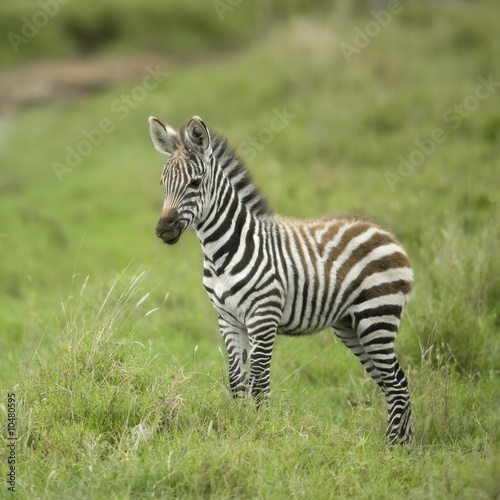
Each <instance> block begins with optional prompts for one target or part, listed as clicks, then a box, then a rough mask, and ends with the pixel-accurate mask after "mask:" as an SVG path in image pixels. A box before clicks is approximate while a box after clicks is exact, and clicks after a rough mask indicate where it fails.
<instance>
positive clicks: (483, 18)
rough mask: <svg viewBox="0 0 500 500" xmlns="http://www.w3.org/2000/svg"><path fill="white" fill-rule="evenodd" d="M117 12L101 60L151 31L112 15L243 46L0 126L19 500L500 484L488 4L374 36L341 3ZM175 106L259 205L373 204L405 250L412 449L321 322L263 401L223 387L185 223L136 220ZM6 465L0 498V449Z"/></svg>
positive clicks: (426, 13)
mask: <svg viewBox="0 0 500 500" xmlns="http://www.w3.org/2000/svg"><path fill="white" fill-rule="evenodd" d="M122 3H123V9H122V10H119V12H118V18H120V19H123V20H127V22H130V23H132V24H134V26H135V27H130V28H129V27H127V28H126V29H125V28H123V29H124V31H123V36H117V38H116V40H115V41H114V42H112V43H111V42H110V44H109V45H103V46H99V47H98V48H96V49H95V50H96V51H97V52H99V53H102V51H105V52H106V51H108V52H116V53H121V52H123V51H128V50H129V49H130V47H131V46H132V45H134V40H136V39H137V38H136V39H134V38H133V36H132V34H133V33H134V32H135V33H143V31H144V30H145V29H147V30H149V29H150V27H151V39H150V40H149V41H147V40H146V39H145V38H144V37H142V38H141V39H142V40H143V41H142V42H141V43H140V44H138V46H137V48H140V49H148V50H160V49H161V48H162V43H161V40H162V38H161V36H162V35H161V33H160V32H159V31H155V30H154V29H153V28H154V26H156V25H155V24H149V22H150V21H149V18H148V17H147V16H146V14H145V16H146V17H144V18H142V20H141V16H139V15H135V14H134V15H132V14H133V13H137V12H139V11H142V10H144V12H146V11H147V12H149V11H148V9H151V12H157V13H158V18H157V19H158V24H160V21H162V20H163V19H164V17H163V16H165V17H168V16H167V13H172V19H176V20H177V21H176V22H175V23H174V21H172V20H170V21H169V22H170V23H173V24H174V25H175V26H177V27H178V26H179V25H180V24H181V20H182V22H183V23H184V24H183V26H185V29H183V30H182V34H183V36H186V37H188V36H191V35H189V33H191V34H193V40H194V39H195V38H196V40H195V41H193V44H192V45H191V47H190V49H191V50H201V49H202V48H210V49H211V50H214V49H217V50H221V48H223V47H228V46H233V45H236V44H237V45H238V46H239V48H238V49H237V51H235V50H231V52H230V53H228V54H226V53H222V57H221V58H220V59H219V60H218V62H217V64H214V63H209V62H207V63H199V64H196V65H191V66H185V67H182V68H181V67H179V68H177V69H175V70H172V71H171V72H170V73H169V75H168V76H165V77H164V79H163V81H162V82H161V83H160V84H159V85H158V86H157V87H156V88H155V89H153V90H148V91H147V95H145V97H144V98H142V99H141V100H140V101H139V100H138V101H135V102H133V104H134V105H133V106H130V107H129V108H128V112H127V113H126V116H125V113H118V112H116V108H114V107H113V103H114V102H115V101H116V99H121V96H123V95H131V93H132V92H133V89H134V88H135V87H136V86H140V85H141V80H139V81H136V82H131V83H124V84H122V85H120V86H118V87H113V88H109V89H107V90H105V91H101V92H99V93H95V94H94V95H92V96H90V97H87V98H85V99H84V100H81V101H78V102H75V103H71V104H65V105H59V106H52V107H49V106H46V107H38V108H31V109H25V110H23V111H22V112H20V113H18V114H17V115H16V116H13V117H10V118H9V119H8V120H7V119H5V120H4V121H3V122H2V123H1V127H2V128H1V135H0V143H1V149H0V162H1V168H2V175H1V176H0V193H1V195H0V214H1V218H0V221H1V222H0V233H1V234H0V255H1V259H0V287H1V288H0V290H1V293H0V304H1V305H0V329H1V331H2V336H1V337H0V349H1V351H2V353H3V355H2V358H1V364H0V380H1V387H2V391H1V392H2V394H1V400H0V408H1V409H2V412H0V413H2V415H5V416H4V417H2V421H1V422H0V426H1V427H0V429H1V434H2V437H5V436H6V435H7V409H6V407H7V394H9V393H15V395H16V411H17V434H18V438H19V439H18V441H17V446H16V460H17V470H16V494H17V495H18V497H19V498H30V499H31V498H76V499H78V498H104V497H106V496H109V497H111V498H120V499H121V498H143V497H152V496H154V497H159V498H200V497H201V498H287V499H288V498H314V497H317V498H335V497H338V496H347V497H355V498H382V497H384V498H401V497H410V498H438V499H439V498H479V499H481V498H484V499H489V498H499V496H500V489H499V485H498V477H499V474H500V432H499V429H500V413H499V411H498V387H499V382H500V369H499V363H498V361H499V359H500V336H499V329H500V319H499V312H500V311H499V310H500V306H499V304H500V281H499V276H500V263H499V260H498V257H497V255H496V254H497V248H498V241H499V240H500V217H499V215H500V214H499V208H498V207H499V205H498V203H499V201H500V200H499V190H498V175H499V165H498V157H499V152H500V122H499V120H498V116H500V90H499V86H498V84H497V83H496V82H499V81H500V74H499V73H498V69H497V68H498V65H497V64H496V63H497V61H498V60H499V57H500V43H499V34H498V29H497V23H496V19H498V14H499V7H498V5H497V3H495V2H487V1H484V2H475V3H474V4H471V3H468V2H463V3H462V2H446V3H442V4H441V3H439V4H435V3H426V2H419V3H416V2H412V3H406V2H405V3H402V4H401V5H402V8H401V9H400V11H398V12H397V13H394V14H391V17H390V20H389V22H388V23H386V26H379V30H377V31H378V33H377V34H376V36H368V35H366V33H367V32H369V31H370V29H367V23H369V22H372V21H373V20H374V17H373V14H372V13H370V9H369V8H366V7H361V5H363V6H364V4H361V2H360V3H359V4H354V6H353V5H352V4H351V3H347V2H337V3H334V4H333V5H332V6H329V5H326V4H325V5H321V6H320V7H316V8H314V9H313V8H308V7H306V6H302V3H301V2H294V3H295V4H296V5H293V6H291V7H285V4H286V3H285V2H281V3H277V4H276V5H282V6H283V7H282V9H283V10H282V11H280V10H279V9H278V8H277V7H276V9H277V10H276V11H275V12H276V17H275V18H272V19H273V22H272V23H271V22H270V21H266V20H265V19H263V18H265V16H264V15H263V14H261V12H265V10H259V9H266V8H270V7H266V5H267V4H266V3H265V2H256V3H255V5H257V6H258V7H250V6H248V4H249V3H248V2H242V4H241V5H240V6H235V7H234V10H232V11H231V12H229V13H228V14H227V16H226V18H225V19H224V20H222V21H221V20H220V19H219V17H218V16H217V12H216V10H215V9H214V7H213V4H211V3H209V4H207V6H204V7H200V10H199V11H198V10H197V9H194V7H192V6H194V3H193V2H183V3H182V5H183V7H181V6H180V5H181V4H180V3H179V5H177V3H173V4H172V5H170V4H168V6H167V4H165V3H162V6H161V7H160V6H156V5H155V3H154V2H153V0H150V1H149V2H140V3H137V2H133V1H132V0H128V1H127V2H122ZM139 4H140V5H139ZM164 4H165V5H164ZM304 4H305V3H304ZM91 5H92V3H91V2H88V3H87V4H85V3H82V2H78V3H74V4H73V3H71V2H68V3H67V4H65V5H62V6H61V12H60V14H58V15H57V16H55V17H54V19H53V21H54V23H55V24H54V26H53V27H52V28H49V27H47V29H45V30H40V33H39V35H37V38H36V39H33V40H31V41H30V43H29V44H28V45H26V47H25V49H26V50H24V49H23V50H24V52H23V53H22V54H21V51H20V53H19V54H18V55H15V54H13V53H9V54H7V55H3V56H2V57H3V59H2V61H3V62H4V63H9V64H10V63H14V62H18V61H21V60H28V59H33V58H36V57H38V55H39V54H40V53H42V52H43V53H46V54H49V55H53V56H57V55H63V54H64V55H71V54H75V53H77V52H78V51H77V50H74V49H73V48H71V47H69V46H68V47H66V48H65V49H64V50H62V49H61V43H60V40H61V38H60V37H66V36H67V34H65V35H63V34H57V33H59V32H58V31H57V26H58V24H57V23H63V21H64V20H65V19H66V18H65V17H64V16H63V8H64V9H68V12H69V10H71V12H72V15H74V16H75V18H78V19H80V16H81V19H82V20H85V19H87V18H86V17H85V16H87V15H89V14H88V13H90V12H93V11H92V9H91ZM174 5H175V6H174ZM190 8H191V9H192V16H191V17H182V16H181V15H180V13H179V12H181V11H182V12H187V10H188V9H190ZM0 9H1V11H2V12H4V13H7V12H10V14H9V15H12V16H14V17H16V16H18V15H21V16H22V15H30V14H29V12H31V11H27V10H22V9H27V6H26V4H25V3H23V2H16V3H15V5H14V3H12V2H11V3H5V5H2V7H0ZM16 9H19V10H16ZM79 9H82V11H81V13H80V11H79ZM247 9H250V10H247ZM254 9H255V10H254ZM250 11H251V12H252V13H253V14H252V16H253V17H252V16H249V14H248V13H249V12H250ZM281 14H283V15H282V16H281ZM285 14H286V15H285ZM31 15H32V13H31ZM65 15H66V14H65ZM68 15H69V14H68ZM175 16H177V17H175ZM259 16H260V17H259ZM278 18H280V19H282V20H281V21H280V22H277V19H278ZM2 19H4V17H2ZM16 19H19V17H16ZM250 20H251V21H250ZM82 22H83V21H82ZM123 22H125V21H123ZM141 23H142V25H141ZM200 23H203V26H204V27H205V28H206V29H205V28H204V29H201V28H200V26H199V25H200ZM11 26H12V25H10V27H9V29H13V28H11ZM141 26H142V28H141V29H142V31H140V27H141ZM207 26H210V30H209V28H208V27H207ZM242 26H247V28H248V31H246V32H243V31H242V29H241V27H242ZM372 29H374V28H373V26H372ZM134 30H137V31H134ZM165 31H166V33H165V35H164V36H165V40H166V42H165V43H166V46H167V47H169V48H170V46H169V44H170V43H174V42H173V41H172V40H173V38H172V37H173V35H171V34H170V33H168V30H165ZM2 32H5V30H4V29H3V30H2ZM178 32H179V30H178ZM61 33H62V31H61ZM203 33H205V35H203ZM359 33H365V35H366V38H365V42H366V40H368V43H366V45H365V46H364V47H362V48H360V46H359V45H360V44H359V43H358V44H357V45H356V43H357V42H360V40H361V39H360V38H358V39H356V38H355V37H356V35H357V34H358V37H359V36H360V35H359ZM128 34H130V37H131V38H130V40H129V42H127V40H126V38H127V37H126V36H125V35H128ZM194 34H196V36H195V35H194ZM257 34H258V35H259V36H258V37H257V36H256V35H257ZM56 35H57V36H56ZM52 36H53V39H52V38H51V37H52ZM136 36H138V35H136ZM179 36H180V35H179ZM63 39H64V40H66V38H63ZM207 40H209V41H210V43H207V44H206V45H205V41H207ZM356 40H357V42H356ZM342 43H346V44H350V45H351V48H352V47H354V48H355V49H356V51H354V52H351V53H350V56H349V57H346V53H345V50H346V49H345V47H346V46H345V45H344V46H343V45H342ZM37 44H40V47H43V49H41V48H37V47H36V46H35V45H37ZM181 47H182V45H181V44H179V46H177V48H176V49H175V50H180V49H181ZM342 47H343V48H342ZM174 48H175V47H174ZM38 50H40V51H41V52H37V51H38ZM172 50H174V49H172ZM348 59H349V60H348ZM146 72H147V69H145V74H146ZM484 82H486V83H484ZM488 82H489V83H488ZM276 113H282V114H285V115H286V116H288V118H287V121H288V123H285V122H283V123H284V126H283V127H279V130H278V129H277V128H276V127H275V129H274V130H273V129H271V127H272V123H275V122H272V119H273V117H274V116H276ZM195 114H196V115H199V116H201V117H202V118H203V119H204V120H205V121H206V122H207V123H208V124H209V125H210V126H212V127H214V128H216V129H218V130H220V131H221V132H222V133H226V134H227V136H228V138H229V141H230V142H231V143H232V144H233V145H234V146H235V147H239V150H240V152H241V153H242V155H243V156H244V157H245V158H246V159H247V161H248V165H249V168H250V170H251V171H252V173H253V175H254V178H255V179H256V182H257V183H258V184H259V186H260V187H261V188H262V190H263V192H264V193H265V194H266V196H267V197H268V198H269V200H270V202H271V205H272V206H273V207H274V208H275V209H276V211H278V212H280V213H284V214H287V215H293V216H298V217H315V216H320V215H322V214H324V213H327V212H331V213H332V212H334V213H357V214H360V215H365V216H369V217H372V218H374V219H377V220H379V221H382V223H383V224H385V225H386V226H387V227H389V228H391V229H392V230H393V231H394V232H395V234H396V235H397V236H398V238H399V239H400V240H401V241H402V243H403V244H404V246H405V248H406V249H407V251H408V253H409V255H410V257H411V260H412V262H413V264H414V267H415V276H416V281H415V289H414V293H413V296H412V300H411V301H410V304H409V307H408V311H407V314H406V316H405V317H404V319H403V323H402V327H401V331H400V335H399V337H398V340H397V349H398V353H399V357H400V360H401V362H402V365H403V367H404V368H405V371H406V372H407V374H408V379H409V383H410V388H411V393H412V398H413V406H414V411H415V416H414V418H415V424H416V442H415V444H414V445H412V446H411V447H408V448H403V449H399V448H388V447H386V445H385V443H384V430H385V421H386V411H385V407H384V402H383V398H382V396H381V395H380V394H379V391H378V389H377V388H376V387H375V384H373V382H372V381H371V380H369V379H368V377H367V376H366V375H365V374H364V372H363V370H362V368H361V366H359V365H358V362H357V361H356V359H354V357H353V356H352V355H351V354H350V353H349V352H348V351H347V350H346V349H345V348H344V346H343V345H341V343H340V342H337V341H336V340H335V338H334V336H333V335H332V333H331V332H323V333H320V334H317V335H314V336H311V337H307V338H301V339H289V338H278V340H277V343H276V350H275V354H273V365H272V370H271V387H272V389H273V394H272V397H271V402H270V406H269V408H268V409H267V410H264V411H256V410H255V408H254V405H253V404H252V402H251V401H238V402H234V401H233V400H232V398H231V397H230V395H229V393H228V384H227V382H226V377H227V367H226V360H225V354H224V353H223V344H222V342H221V339H220V335H219V333H218V329H217V321H216V313H215V311H214V310H213V309H212V306H211V305H210V303H209V300H208V298H207V297H206V294H205V291H204V290H203V286H202V284H201V270H202V255H201V252H200V249H199V245H198V243H197V241H196V237H195V235H194V233H193V232H192V231H189V232H188V233H186V234H185V235H183V237H182V238H181V240H180V242H179V243H178V244H177V245H176V246H174V247H166V246H165V245H162V244H161V242H160V241H159V240H157V238H156V237H155V235H154V227H155V224H156V220H157V218H158V216H159V212H160V209H161V199H162V192H161V188H160V186H159V185H158V182H159V177H160V174H161V168H162V162H163V161H164V158H162V157H161V156H160V155H159V154H158V153H157V152H156V151H155V150H154V148H153V146H152V145H151V142H150V138H149V135H148V131H147V118H148V117H149V116H150V115H155V116H157V117H158V118H160V119H162V120H164V121H165V122H167V123H169V124H171V125H173V126H177V125H179V124H181V123H182V122H184V121H185V120H187V119H188V118H189V117H191V116H192V115H195ZM103 119H107V120H109V121H110V122H111V124H112V127H111V128H112V130H109V131H106V132H102V137H101V139H100V140H99V141H97V140H96V141H95V142H96V144H94V145H92V147H91V152H90V153H89V154H88V155H82V156H81V158H80V162H79V163H78V164H77V165H76V166H70V167H69V168H68V169H67V170H65V171H60V170H58V169H57V168H55V167H54V163H55V162H57V163H59V164H64V165H65V164H66V163H67V161H66V156H67V154H68V150H67V148H68V147H69V148H72V149H73V150H76V149H77V147H78V145H79V144H80V143H81V141H84V140H88V136H89V135H92V132H93V131H94V130H96V129H98V128H99V126H100V125H99V124H100V123H101V121H102V120H103ZM108 128H109V127H108ZM266 129H267V130H269V131H270V132H265V133H263V132H262V131H263V130H266ZM437 129H439V130H441V132H436V130H437ZM271 134H272V135H271ZM95 137H97V136H95ZM250 137H253V138H254V139H253V140H251V139H250ZM443 137H444V139H443ZM436 138H438V140H436ZM415 151H420V154H419V153H418V152H417V153H415ZM58 172H59V175H58ZM221 350H222V355H221ZM4 412H5V413H4ZM0 477H1V478H2V482H1V484H0V487H1V488H2V489H3V491H5V490H6V488H7V486H8V485H7V484H6V483H5V478H6V477H7V448H6V447H5V446H2V447H1V449H0ZM2 495H3V493H2Z"/></svg>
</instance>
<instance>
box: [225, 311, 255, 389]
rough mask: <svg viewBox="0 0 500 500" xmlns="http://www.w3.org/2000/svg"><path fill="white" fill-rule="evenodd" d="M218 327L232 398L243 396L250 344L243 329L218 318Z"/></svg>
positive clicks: (246, 380) (247, 381) (247, 379)
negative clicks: (221, 338) (222, 339)
mask: <svg viewBox="0 0 500 500" xmlns="http://www.w3.org/2000/svg"><path fill="white" fill-rule="evenodd" d="M219 327H220V331H221V333H222V337H223V338H224V343H225V344H226V349H227V356H228V366H229V386H230V387H231V392H232V394H233V396H234V397H235V398H236V397H239V396H245V395H246V394H247V393H248V388H249V376H248V354H249V352H250V343H249V340H248V333H247V331H246V329H245V328H243V327H240V326H235V325H232V324H230V323H228V322H227V321H226V320H224V319H223V318H221V317H220V316H219Z"/></svg>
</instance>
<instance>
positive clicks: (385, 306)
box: [149, 117, 413, 443]
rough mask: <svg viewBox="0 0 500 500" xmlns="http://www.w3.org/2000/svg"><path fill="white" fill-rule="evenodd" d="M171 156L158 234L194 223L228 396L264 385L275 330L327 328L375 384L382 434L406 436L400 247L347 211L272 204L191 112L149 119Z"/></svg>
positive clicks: (258, 393)
mask: <svg viewBox="0 0 500 500" xmlns="http://www.w3.org/2000/svg"><path fill="white" fill-rule="evenodd" d="M149 126H150V133H151V137H152V140H153V143H154V145H155V147H156V148H157V149H158V150H159V151H161V152H162V153H166V154H168V155H170V159H169V161H168V162H167V163H166V165H165V167H164V169H163V173H162V177H161V182H162V184H163V186H164V188H165V198H164V205H163V210H162V212H161V217H160V220H159V221H158V224H157V226H156V234H157V236H158V237H159V238H161V239H162V240H163V241H164V242H165V243H168V244H174V243H176V242H177V241H178V239H179V238H180V236H181V234H182V233H183V231H184V230H185V229H186V228H187V227H188V226H190V225H193V226H194V228H195V230H196V233H197V236H198V239H199V241H200V243H201V246H202V248H203V253H204V270H203V284H204V286H205V288H206V290H207V292H208V295H209V297H210V299H211V301H212V303H213V305H214V307H215V308H216V309H217V311H218V315H219V326H220V330H221V333H222V336H223V338H224V341H225V344H226V347H227V352H228V358H229V382H230V386H231V389H232V392H233V394H234V395H235V396H237V395H244V394H246V393H247V392H251V393H252V395H253V396H254V397H255V398H256V400H257V402H258V404H260V402H261V400H262V399H263V398H266V397H267V395H268V393H269V372H270V365H271V354H272V350H273V344H274V340H275V337H276V334H284V335H304V334H308V333H312V332H316V331H319V330H323V329H325V328H332V329H333V330H334V332H335V334H336V335H337V336H338V337H339V338H340V339H341V340H342V342H343V343H344V344H345V345H346V346H347V347H348V348H349V349H350V350H351V351H352V352H353V353H354V354H355V355H356V356H357V357H358V358H359V360H360V361H361V363H362V364H363V366H364V368H365V369H366V371H367V372H368V373H369V375H370V376H371V377H372V378H373V380H374V381H375V382H376V383H377V384H378V385H379V387H380V388H381V389H382V391H383V393H384V395H385V397H386V401H387V407H388V414H389V418H388V426H387V437H388V440H389V441H390V442H391V443H398V442H399V443H406V442H410V441H411V440H412V437H413V422H412V415H411V404H410V396H409V392H408V384H407V380H406V377H405V374H404V373H403V370H402V369H401V367H400V365H399V363H398V361H397V359H396V356H395V353H394V340H395V338H396V333H397V330H398V327H399V322H400V318H401V314H402V312H403V309H404V307H405V305H406V302H407V300H408V295H409V293H410V287H411V282H412V278H413V273H412V269H411V266H410V262H409V260H408V257H407V256H406V254H405V252H404V250H403V248H402V247H401V245H400V244H399V243H398V242H397V241H396V239H395V238H394V237H393V236H392V235H391V234H390V233H389V232H387V231H385V230H383V229H381V228H380V227H378V226H377V225H375V224H373V223H371V222H368V221H365V220H361V219H357V218H353V217H333V216H331V217H330V216H328V217H323V218H321V219H313V220H298V219H292V218H286V217H282V216H280V215H276V214H274V213H273V212H272V211H271V210H270V208H269V206H268V205H267V203H266V201H265V200H264V198H263V197H262V195H261V194H260V192H259V190H258V189H257V188H256V186H255V185H254V184H253V183H252V180H251V178H250V175H249V173H248V171H247V170H246V168H245V167H244V165H243V163H242V161H241V160H240V159H239V158H238V156H237V155H236V154H235V152H234V151H233V150H232V149H231V148H230V147H229V146H228V145H227V143H226V141H225V139H224V138H223V137H221V136H220V135H219V134H217V133H215V132H214V131H212V130H210V131H209V130H208V128H207V127H206V126H205V124H204V123H203V122H202V120H201V119H200V118H199V117H193V118H192V119H191V120H190V121H189V122H188V123H187V124H186V125H184V126H183V127H181V128H180V129H179V131H178V132H177V131H175V130H174V129H172V128H170V127H168V126H167V127H165V126H164V125H163V124H162V123H161V122H160V121H158V120H157V119H156V118H150V119H149Z"/></svg>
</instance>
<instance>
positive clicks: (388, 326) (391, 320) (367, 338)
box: [354, 308, 414, 444]
mask: <svg viewBox="0 0 500 500" xmlns="http://www.w3.org/2000/svg"><path fill="white" fill-rule="evenodd" d="M398 311H399V313H400V312H401V309H400V308H399V309H398ZM367 312H368V311H364V312H363V313H362V314H361V315H354V318H355V327H356V333H357V335H358V338H359V342H360V344H361V346H362V347H363V349H364V351H365V353H366V355H367V356H368V357H369V358H370V360H371V362H372V364H373V366H374V368H375V369H376V371H377V372H378V376H379V377H380V379H381V382H382V387H383V391H384V395H385V398H386V402H387V411H388V422H387V440H388V441H389V443H390V444H398V443H399V444H407V443H411V442H412V440H413V435H414V428H413V418H412V412H411V402H410V393H409V391H408V381H407V379H406V376H405V374H404V372H403V369H402V368H401V366H400V365H399V362H398V360H397V358H396V354H395V352H394V340H395V338H396V333H397V330H398V326H399V314H389V315H388V314H387V312H388V311H387V309H386V308H382V311H381V312H382V313H385V314H383V315H377V314H376V310H371V311H370V313H371V314H370V315H367V314H366V313H367ZM379 385H380V384H379Z"/></svg>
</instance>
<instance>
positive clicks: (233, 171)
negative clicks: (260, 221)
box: [210, 129, 273, 217]
mask: <svg viewBox="0 0 500 500" xmlns="http://www.w3.org/2000/svg"><path fill="white" fill-rule="evenodd" d="M210 137H211V140H212V151H213V156H214V158H216V159H217V162H218V164H219V166H220V167H221V168H222V170H223V171H224V172H225V174H226V176H227V178H228V179H229V181H230V182H231V184H232V185H233V187H234V188H235V190H236V192H237V194H238V196H239V198H240V200H241V201H242V202H243V204H244V205H245V206H246V207H247V208H248V209H249V210H250V211H251V212H252V213H253V214H254V215H256V216H260V217H266V216H268V215H272V213H273V211H272V209H271V207H270V205H269V203H268V201H267V200H266V198H265V197H264V195H263V194H262V192H261V190H260V189H259V188H258V187H257V186H256V185H255V183H254V181H253V178H252V174H251V173H250V172H249V170H248V168H247V167H246V165H245V162H244V161H243V160H242V159H241V158H240V157H239V156H238V153H237V152H236V151H235V150H234V149H233V148H232V147H231V146H230V145H229V144H228V143H227V140H226V138H225V137H224V136H222V135H220V134H219V133H217V132H216V131H214V130H212V129H210Z"/></svg>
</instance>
